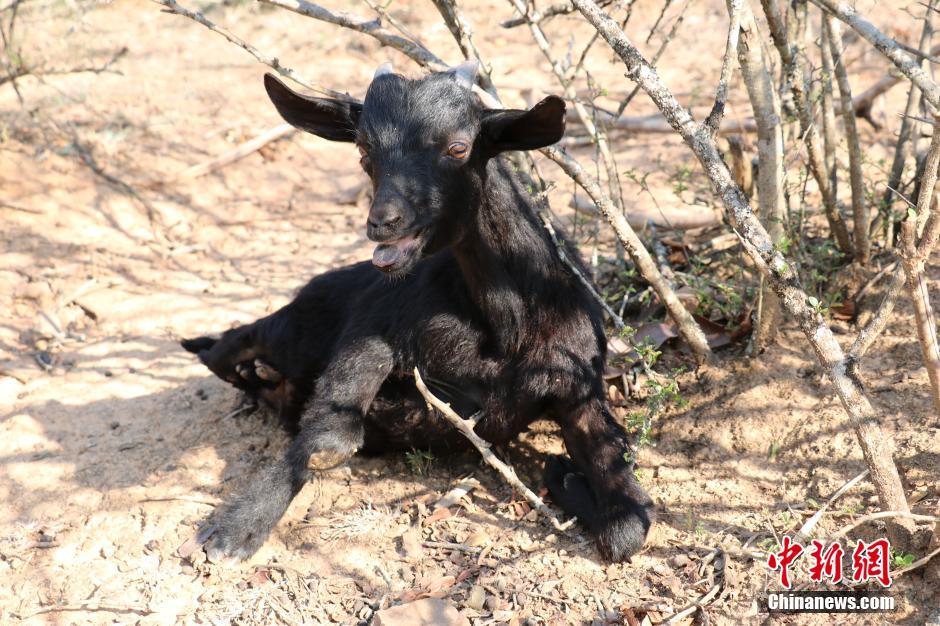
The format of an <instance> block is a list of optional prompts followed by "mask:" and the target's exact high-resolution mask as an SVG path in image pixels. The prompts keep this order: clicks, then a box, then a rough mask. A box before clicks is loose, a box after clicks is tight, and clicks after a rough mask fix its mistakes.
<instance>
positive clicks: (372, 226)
mask: <svg viewBox="0 0 940 626" xmlns="http://www.w3.org/2000/svg"><path fill="white" fill-rule="evenodd" d="M377 209H378V210H377ZM403 221H404V219H403V218H402V214H401V212H400V211H399V210H398V209H396V208H393V207H382V208H378V207H373V209H372V211H370V212H369V219H368V221H367V222H366V224H367V227H366V236H368V237H369V239H371V240H372V241H388V240H390V239H394V238H395V237H398V236H400V233H399V232H398V230H399V229H400V228H401V225H402V222H403Z"/></svg>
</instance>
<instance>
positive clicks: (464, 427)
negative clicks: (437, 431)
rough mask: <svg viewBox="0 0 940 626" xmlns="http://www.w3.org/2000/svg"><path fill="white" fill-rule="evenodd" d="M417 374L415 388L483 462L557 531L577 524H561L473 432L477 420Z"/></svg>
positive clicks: (416, 369)
mask: <svg viewBox="0 0 940 626" xmlns="http://www.w3.org/2000/svg"><path fill="white" fill-rule="evenodd" d="M414 373H415V386H417V387H418V391H419V392H421V395H422V396H424V399H425V400H426V401H427V402H428V404H430V405H431V406H432V407H434V408H435V409H437V410H438V411H440V413H441V415H443V416H444V418H445V419H446V420H447V421H448V422H450V423H451V424H452V425H453V426H454V427H455V428H456V429H457V430H458V431H460V434H462V435H463V436H464V437H466V438H467V439H468V440H469V441H470V443H472V444H473V447H475V448H476V449H477V450H478V451H479V453H480V456H482V457H483V460H484V461H486V462H487V463H488V464H489V466H490V467H492V468H493V469H495V470H496V471H497V472H499V474H500V475H501V476H502V477H503V478H504V479H505V480H506V482H507V483H509V485H510V486H511V487H512V488H513V489H515V490H516V491H518V492H519V493H520V494H522V495H523V497H525V499H526V500H528V501H529V504H531V505H532V506H533V508H535V510H537V511H538V512H539V513H541V514H542V515H544V516H545V517H546V518H547V519H548V520H549V521H550V522H551V523H552V526H553V527H554V528H555V529H556V530H562V531H563V530H568V529H569V528H571V526H572V525H573V524H574V522H575V518H572V519H570V520H568V521H567V522H564V523H563V522H561V521H560V520H559V519H558V518H557V517H556V516H555V513H554V512H553V511H552V510H551V509H550V508H548V506H547V505H546V504H545V503H544V502H543V501H542V499H541V498H540V497H538V495H536V494H535V492H533V491H532V490H531V489H529V488H528V487H526V486H525V484H524V483H523V482H522V481H521V480H519V477H518V476H517V475H516V471H515V470H514V469H513V468H512V466H511V465H507V464H506V463H504V462H503V461H502V460H501V459H500V458H499V457H497V456H496V455H495V454H493V451H492V450H491V449H490V444H489V442H487V441H484V440H483V439H482V438H481V437H480V436H479V435H478V434H476V432H475V431H474V430H473V428H474V426H476V424H477V420H476V419H474V418H468V419H464V418H462V417H460V416H459V415H457V413H456V412H454V410H453V409H452V408H450V405H449V404H447V403H446V402H444V401H442V400H441V399H439V398H438V397H437V396H435V395H434V394H433V393H431V391H430V390H429V389H428V387H427V385H425V384H424V380H423V379H422V378H421V372H419V371H418V368H417V367H416V368H415V370H414Z"/></svg>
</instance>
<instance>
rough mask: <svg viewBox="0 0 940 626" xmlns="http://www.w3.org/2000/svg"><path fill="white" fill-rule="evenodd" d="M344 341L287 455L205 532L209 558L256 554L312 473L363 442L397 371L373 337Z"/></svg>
mask: <svg viewBox="0 0 940 626" xmlns="http://www.w3.org/2000/svg"><path fill="white" fill-rule="evenodd" d="M339 345H340V346H341V349H339V350H338V351H337V353H336V355H335V357H334V358H333V360H332V361H331V363H330V366H329V367H328V368H327V370H326V371H325V372H324V373H323V375H322V376H320V378H319V379H318V380H317V384H316V391H315V393H314V398H313V400H312V401H311V402H310V404H309V405H308V406H307V408H306V409H305V410H304V414H303V417H302V418H301V421H300V432H299V434H298V435H297V437H296V438H295V439H294V441H293V443H292V444H291V445H290V447H289V448H288V450H287V452H286V454H285V455H284V457H283V458H282V459H280V460H279V461H277V462H275V463H274V464H273V465H271V466H270V467H268V468H266V469H265V470H263V471H262V472H260V474H259V475H258V476H257V477H255V479H254V480H252V482H251V483H249V485H248V487H247V489H246V490H245V492H244V493H242V495H241V496H239V497H238V498H236V499H234V500H233V501H231V502H230V503H229V504H228V505H227V506H226V507H225V508H224V510H223V511H222V512H221V513H219V514H217V515H216V516H215V517H216V520H215V521H214V523H212V524H210V525H208V526H207V527H206V528H205V529H204V531H203V532H201V533H200V539H201V540H205V541H206V542H207V543H206V554H207V555H208V556H209V558H210V559H212V560H217V559H219V558H222V557H225V556H232V557H236V558H242V559H244V558H248V557H249V556H251V555H252V554H254V553H255V552H256V551H257V550H258V548H260V547H261V545H262V544H263V543H264V541H265V539H267V537H268V535H269V534H270V532H271V530H272V529H273V528H274V526H275V524H277V522H278V520H280V519H281V516H282V515H283V514H284V511H286V510H287V507H288V506H289V505H290V503H291V500H293V498H294V496H295V495H297V493H298V492H299V491H300V489H301V488H302V487H303V485H304V483H306V482H307V480H308V479H309V478H310V476H311V472H312V471H317V470H323V469H328V468H330V467H333V466H335V465H338V464H339V463H341V462H342V461H344V460H346V459H347V458H349V457H350V456H352V455H353V454H354V453H355V452H356V450H357V449H358V448H360V447H361V446H362V443H363V421H364V417H365V413H366V411H367V410H368V408H369V405H370V404H371V403H372V400H373V398H374V397H375V395H376V393H378V390H379V387H380V386H381V384H382V381H384V380H385V378H386V377H387V376H388V373H389V372H390V371H391V369H392V366H393V363H394V361H393V357H392V352H391V349H390V348H389V347H388V345H387V344H385V343H384V342H383V341H382V340H380V339H377V338H374V337H370V338H357V339H344V338H340V340H339Z"/></svg>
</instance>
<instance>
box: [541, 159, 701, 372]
mask: <svg viewBox="0 0 940 626" xmlns="http://www.w3.org/2000/svg"><path fill="white" fill-rule="evenodd" d="M541 153H542V154H544V155H545V156H547V157H548V158H549V159H551V160H552V161H554V162H555V163H556V164H557V165H558V166H559V167H560V168H561V169H562V170H563V171H564V172H565V173H566V174H567V175H568V176H569V177H570V178H571V179H572V180H574V181H575V182H576V183H577V184H578V185H579V186H580V187H581V188H582V189H584V191H586V192H587V194H588V195H589V196H591V199H592V200H593V201H594V203H595V204H596V205H597V207H598V209H599V210H600V212H601V213H602V214H603V215H604V217H605V218H606V219H607V221H608V222H609V223H610V225H611V226H612V227H613V229H614V233H615V234H616V235H617V238H618V239H619V240H620V243H621V245H623V248H624V250H626V251H627V254H629V255H630V258H631V259H633V262H634V263H635V264H636V267H637V270H638V271H639V272H640V275H641V276H642V277H643V279H644V280H645V281H646V282H648V283H649V284H650V285H651V286H652V287H653V289H654V290H656V293H657V294H658V295H659V298H660V299H661V300H662V301H663V304H664V305H665V307H666V310H667V311H668V312H669V315H670V317H672V319H673V320H675V322H676V325H677V326H678V327H679V333H680V334H681V335H682V338H683V339H685V340H686V342H687V343H688V344H689V346H690V347H691V348H692V351H693V352H694V353H695V355H696V356H697V357H698V358H699V359H700V360H703V361H704V360H707V359H708V358H709V357H710V355H711V349H710V348H709V347H708V341H707V340H706V339H705V334H704V333H703V332H702V329H701V328H700V327H699V325H698V324H697V323H696V322H695V320H694V319H693V318H692V315H691V313H689V311H688V310H687V309H686V308H685V306H684V305H683V304H682V302H681V301H680V300H679V297H678V296H676V292H675V291H673V290H672V288H671V287H669V285H668V283H667V282H666V280H665V279H664V278H663V275H662V274H661V273H660V272H659V269H658V268H657V267H656V262H655V261H654V260H653V258H652V257H651V256H650V254H649V252H648V251H647V250H646V247H645V246H643V242H642V241H640V238H639V237H638V236H637V234H636V232H635V231H634V230H633V228H632V227H631V226H630V224H629V223H628V222H627V219H626V218H625V217H624V216H623V214H622V213H621V212H620V211H617V210H616V208H615V207H614V205H613V203H612V202H611V201H610V199H609V198H608V197H607V195H606V194H604V192H603V190H602V189H601V188H600V186H599V185H598V184H597V183H596V182H594V181H593V180H592V179H591V178H589V177H588V176H587V175H586V174H585V173H584V169H583V168H582V167H581V165H580V164H579V163H578V162H577V161H576V160H575V159H574V158H573V157H571V156H570V155H569V154H568V153H567V152H565V151H564V150H559V149H558V148H543V149H542V150H541Z"/></svg>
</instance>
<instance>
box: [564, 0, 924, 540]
mask: <svg viewBox="0 0 940 626" xmlns="http://www.w3.org/2000/svg"><path fill="white" fill-rule="evenodd" d="M573 2H574V3H575V6H577V7H578V10H579V11H581V13H582V14H583V15H584V16H585V17H586V18H587V19H588V21H589V22H591V24H593V25H594V27H595V28H597V29H598V30H599V31H600V32H601V35H602V36H603V37H604V39H605V40H607V42H608V43H609V44H610V46H611V47H612V48H613V50H614V52H615V53H616V54H617V55H618V56H619V57H620V58H621V59H622V60H623V62H624V64H625V65H626V68H627V75H628V76H629V77H630V78H631V79H632V80H635V81H636V82H637V83H638V84H640V85H641V86H642V87H643V90H644V91H646V93H647V94H648V95H649V96H650V99H651V100H652V101H653V102H654V103H655V104H656V106H657V107H658V108H659V110H660V111H661V112H662V113H663V115H664V116H665V117H666V119H668V120H669V122H670V124H672V126H673V127H674V128H675V129H676V131H677V132H678V133H679V134H680V135H681V136H682V138H683V139H684V140H685V142H686V143H687V144H688V146H689V147H690V148H691V149H692V151H693V153H694V154H695V155H696V157H698V159H699V161H700V162H701V163H702V166H703V167H704V170H705V173H706V175H707V176H708V178H709V180H710V181H711V183H712V186H713V187H714V189H715V192H716V193H717V195H718V196H719V197H720V198H721V200H722V203H723V204H724V206H725V211H726V214H727V216H728V220H729V222H730V223H731V225H732V226H733V227H734V228H735V229H736V232H737V233H738V234H739V236H740V237H741V241H742V243H743V244H744V247H745V250H746V251H747V252H748V254H749V255H750V256H751V258H752V259H753V260H754V263H755V264H756V265H757V267H758V268H759V269H760V270H761V272H762V273H764V275H765V276H766V278H767V280H768V281H769V282H770V284H771V286H772V287H773V289H774V291H775V292H776V293H777V295H778V296H779V297H780V299H781V302H782V304H783V307H784V309H785V310H786V311H787V312H788V313H789V314H790V315H791V316H792V317H793V318H794V319H795V320H796V322H797V323H798V324H799V327H800V329H801V330H802V331H803V333H804V334H805V335H806V338H807V339H808V340H809V342H810V344H811V345H812V346H813V349H814V351H815V352H816V356H817V358H818V359H819V361H820V363H821V364H822V365H823V366H824V367H825V368H826V371H827V373H828V374H829V377H830V378H831V380H832V382H833V384H834V386H835V388H836V392H837V393H838V395H839V398H840V399H841V400H842V405H843V407H844V408H845V410H846V412H847V413H848V415H849V418H850V419H851V422H852V425H853V427H854V429H855V433H856V436H857V437H858V440H859V443H860V444H861V447H862V452H863V454H864V455H865V460H866V462H867V464H868V466H869V469H870V470H871V476H872V482H873V483H874V484H875V488H876V490H877V493H878V496H879V498H880V500H881V505H882V507H883V508H885V509H890V510H900V511H906V510H909V508H908V504H907V500H906V499H905V497H904V489H903V486H902V485H901V479H900V477H899V476H898V471H897V467H896V466H895V465H894V461H893V459H892V457H891V454H892V452H891V442H890V439H889V438H888V436H887V435H886V434H885V433H884V431H883V430H882V428H881V426H880V424H879V423H878V419H877V417H876V414H875V410H874V408H873V407H872V405H871V403H870V402H869V400H868V397H867V396H866V394H865V391H864V389H863V387H862V385H861V382H860V381H859V380H858V378H857V377H856V376H854V375H853V374H852V373H851V372H850V371H849V368H848V365H849V364H848V362H847V360H846V358H845V355H844V353H843V352H842V348H841V346H840V345H839V343H838V342H837V341H836V339H835V337H834V336H833V334H832V331H831V330H830V329H829V327H828V325H827V324H826V322H825V320H824V319H823V318H822V316H821V315H819V313H818V312H817V311H815V310H814V308H813V307H811V306H810V305H809V303H808V301H807V295H806V293H805V292H804V291H803V289H802V288H801V286H800V283H799V278H798V275H797V272H796V270H795V268H794V266H793V264H792V263H790V262H788V261H787V260H786V259H785V258H784V257H783V255H782V254H781V253H780V252H779V251H778V250H777V249H776V248H775V247H774V246H773V242H772V241H771V240H770V238H769V236H768V234H767V231H766V230H764V228H763V226H762V225H761V224H760V222H759V221H758V220H757V218H756V217H755V216H754V213H753V212H752V211H751V208H750V206H749V205H748V201H747V198H746V197H745V196H744V194H743V192H742V191H741V189H740V188H738V187H737V185H735V184H734V181H733V180H732V178H731V175H730V172H728V168H727V166H726V165H725V164H724V162H723V161H722V159H721V156H720V155H719V153H718V148H717V146H715V142H714V141H713V139H712V138H711V136H710V135H709V134H708V133H707V132H706V131H704V130H703V129H702V128H701V125H699V124H696V123H695V121H694V120H693V119H692V118H691V116H690V115H689V113H688V112H687V111H686V110H685V109H684V108H683V107H682V106H681V105H680V104H679V103H678V102H677V101H676V98H675V96H673V94H672V92H671V91H670V90H669V88H668V87H667V86H666V85H665V84H664V83H663V82H662V79H661V78H660V77H659V75H658V74H657V72H656V70H655V69H654V68H653V67H651V66H650V65H649V63H648V62H647V60H646V59H645V58H644V57H643V55H642V54H641V53H640V52H639V50H637V49H636V47H635V46H634V45H633V44H632V43H631V42H630V40H629V39H628V38H627V36H626V34H625V33H624V32H623V31H622V30H621V29H620V28H619V27H618V26H617V23H616V22H614V21H613V20H612V19H611V18H610V17H609V16H607V15H606V14H605V13H604V12H603V11H602V10H601V9H600V8H599V7H598V6H597V4H596V3H594V2H593V1H592V0H573ZM825 182H826V183H828V181H825ZM901 526H902V528H896V527H892V528H891V533H892V535H893V538H894V540H895V542H896V543H897V544H898V545H904V544H906V543H907V542H908V541H909V532H910V530H911V529H912V525H911V524H910V523H903V524H902V525H901Z"/></svg>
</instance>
